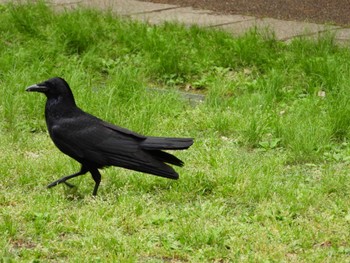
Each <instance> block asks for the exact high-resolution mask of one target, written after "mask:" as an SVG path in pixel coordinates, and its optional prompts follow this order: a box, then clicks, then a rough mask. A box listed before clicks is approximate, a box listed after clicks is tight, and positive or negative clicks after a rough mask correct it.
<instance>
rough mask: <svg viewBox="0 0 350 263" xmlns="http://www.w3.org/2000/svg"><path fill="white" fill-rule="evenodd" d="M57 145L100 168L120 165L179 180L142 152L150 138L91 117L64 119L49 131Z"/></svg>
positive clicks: (147, 153)
mask: <svg viewBox="0 0 350 263" xmlns="http://www.w3.org/2000/svg"><path fill="white" fill-rule="evenodd" d="M50 135H51V138H52V140H53V141H54V143H55V144H56V146H57V147H58V148H59V149H60V150H61V151H62V152H64V153H65V154H67V155H69V156H71V157H72V158H74V159H76V160H77V161H79V162H81V163H87V164H92V165H95V166H97V167H104V166H111V165H113V166H120V167H124V168H127V169H132V170H136V171H140V172H146V173H151V174H155V175H160V176H165V177H168V178H173V179H175V178H178V175H177V173H176V172H175V171H174V170H173V169H172V168H171V167H170V166H168V165H166V164H164V163H163V162H161V161H160V160H159V159H157V158H155V157H154V156H153V155H152V152H151V151H146V150H143V149H142V148H141V146H140V143H141V142H142V141H144V140H145V139H147V137H145V136H142V135H139V134H137V133H134V132H132V131H129V130H127V129H124V128H120V127H117V126H115V125H112V124H109V123H107V122H104V121H102V120H100V119H98V118H95V117H93V116H90V115H88V114H80V115H78V116H75V117H72V118H61V119H60V120H58V121H57V122H56V123H55V125H52V127H51V129H50Z"/></svg>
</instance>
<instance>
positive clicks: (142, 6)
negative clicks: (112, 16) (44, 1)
mask: <svg viewBox="0 0 350 263" xmlns="http://www.w3.org/2000/svg"><path fill="white" fill-rule="evenodd" d="M50 2H51V3H52V4H53V5H54V6H55V7H59V8H67V9H71V8H75V7H77V6H80V5H81V6H88V7H93V8H99V9H102V10H112V11H113V12H114V13H116V14H117V15H121V16H125V17H130V18H132V19H136V20H140V21H144V22H147V23H150V24H160V23H163V22H165V21H176V22H179V23H183V24H186V25H193V24H197V25H200V26H203V27H212V28H218V29H223V30H226V31H228V32H230V33H232V34H233V35H236V36H237V35H241V34H243V33H244V32H246V31H247V30H249V29H250V28H252V27H255V26H256V27H257V28H263V29H268V30H269V31H270V32H274V34H275V36H276V38H277V39H279V40H281V41H288V40H290V39H293V38H295V37H300V36H311V37H317V36H318V35H320V34H322V33H324V32H325V31H327V30H329V31H332V32H334V33H335V38H336V40H337V41H338V42H339V43H344V44H350V28H342V27H339V26H331V25H321V24H315V23H305V22H296V21H284V20H278V19H273V18H255V17H253V16H243V15H221V14H217V13H214V12H212V11H209V10H198V9H193V8H191V7H180V6H176V5H167V4H155V3H150V2H141V1H137V0H51V1H50Z"/></svg>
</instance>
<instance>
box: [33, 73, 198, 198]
mask: <svg viewBox="0 0 350 263" xmlns="http://www.w3.org/2000/svg"><path fill="white" fill-rule="evenodd" d="M26 91H36V92H41V93H44V94H45V95H46V98H47V101H46V106H45V119H46V125H47V128H48V130H49V134H50V137H51V139H52V140H53V142H54V143H55V145H56V146H57V147H58V149H60V150H61V151H62V152H63V153H65V154H67V155H68V156H70V157H72V158H73V159H75V160H76V161H78V162H79V163H80V164H81V169H80V171H79V172H77V173H74V174H71V175H68V176H64V177H62V178H60V179H59V180H57V181H55V182H53V183H51V184H49V185H48V186H47V187H48V188H51V187H53V186H56V185H58V184H60V183H65V184H66V185H68V186H70V187H73V185H72V184H69V183H67V182H66V181H67V180H68V179H71V178H73V177H77V176H80V175H83V174H85V173H87V172H90V173H91V175H92V178H93V179H94V181H95V188H94V191H93V192H92V194H93V195H96V194H97V190H98V187H99V184H100V181H101V174H100V172H99V170H98V169H99V168H104V167H108V166H119V167H123V168H127V169H131V170H135V171H139V172H143V173H149V174H153V175H157V176H161V177H166V178H169V179H178V178H179V175H178V174H177V173H176V172H175V170H174V169H173V168H172V167H171V166H169V165H168V164H173V165H176V166H183V162H182V161H181V160H180V159H178V158H177V157H175V156H174V155H171V154H169V153H166V152H164V151H162V150H183V149H187V148H189V147H190V146H191V145H192V144H193V139H192V138H164V137H148V136H143V135H140V134H138V133H135V132H132V131H130V130H127V129H124V128H121V127H118V126H115V125H113V124H110V123H107V122H105V121H103V120H101V119H99V118H97V117H95V116H93V115H90V114H88V113H86V112H84V111H83V110H81V109H80V108H78V107H77V105H76V104H75V100H74V97H73V93H72V91H71V89H70V87H69V85H68V83H67V82H66V81H65V80H64V79H62V78H59V77H56V78H51V79H49V80H46V81H44V82H42V83H39V84H36V85H32V86H30V87H28V88H27V89H26Z"/></svg>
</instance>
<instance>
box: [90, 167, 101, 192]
mask: <svg viewBox="0 0 350 263" xmlns="http://www.w3.org/2000/svg"><path fill="white" fill-rule="evenodd" d="M89 171H90V173H91V175H92V178H93V179H94V181H95V187H94V191H93V192H92V195H94V196H95V195H97V190H98V187H99V186H100V182H101V174H100V172H99V171H98V169H96V168H94V169H90V170H89Z"/></svg>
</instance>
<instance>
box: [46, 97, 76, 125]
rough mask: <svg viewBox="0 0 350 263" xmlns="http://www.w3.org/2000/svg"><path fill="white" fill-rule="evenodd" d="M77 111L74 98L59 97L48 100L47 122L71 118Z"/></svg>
mask: <svg viewBox="0 0 350 263" xmlns="http://www.w3.org/2000/svg"><path fill="white" fill-rule="evenodd" d="M76 109H77V106H76V104H75V101H74V98H71V97H63V96H60V97H57V98H47V101H46V107H45V117H46V120H48V119H50V120H52V121H54V120H56V119H60V118H65V117H69V116H71V115H72V114H73V113H74V111H75V110H76Z"/></svg>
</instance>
